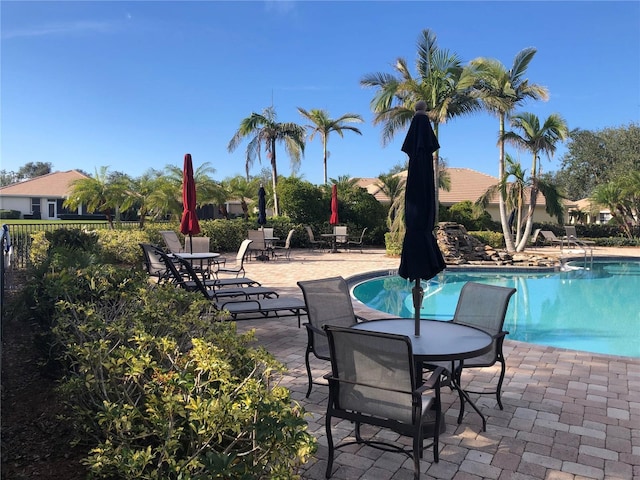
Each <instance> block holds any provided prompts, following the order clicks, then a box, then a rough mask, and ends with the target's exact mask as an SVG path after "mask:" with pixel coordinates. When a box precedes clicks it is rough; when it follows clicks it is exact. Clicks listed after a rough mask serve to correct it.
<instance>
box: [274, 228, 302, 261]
mask: <svg viewBox="0 0 640 480" xmlns="http://www.w3.org/2000/svg"><path fill="white" fill-rule="evenodd" d="M295 231H296V230H295V228H292V229H291V230H289V233H288V234H287V239H286V240H285V242H284V245H273V246H272V247H271V256H272V257H273V258H274V259H275V260H277V259H278V258H284V259H286V260H291V239H292V238H293V234H294V233H295Z"/></svg>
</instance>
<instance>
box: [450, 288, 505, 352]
mask: <svg viewBox="0 0 640 480" xmlns="http://www.w3.org/2000/svg"><path fill="white" fill-rule="evenodd" d="M515 292H516V289H515V288H510V287H500V286H497V285H487V284H484V283H476V282H467V283H465V285H464V286H463V287H462V290H461V291H460V297H459V298H458V305H457V306H456V313H455V314H454V316H453V321H454V323H460V324H463V325H468V326H471V327H475V328H479V329H480V330H483V331H485V332H487V333H488V334H489V335H491V336H492V337H494V341H493V347H494V348H492V350H491V351H489V352H487V353H486V354H484V355H481V356H479V357H474V358H473V359H470V360H469V361H467V360H465V365H471V364H473V365H484V364H487V365H493V363H495V360H496V355H497V354H498V352H497V351H496V349H497V347H498V346H499V345H500V344H501V341H499V339H498V337H499V336H500V334H501V333H502V332H503V326H504V320H505V317H506V315H507V308H508V307H509V301H510V300H511V297H512V296H513V294H514V293H515Z"/></svg>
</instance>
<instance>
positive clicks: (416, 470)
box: [413, 427, 423, 480]
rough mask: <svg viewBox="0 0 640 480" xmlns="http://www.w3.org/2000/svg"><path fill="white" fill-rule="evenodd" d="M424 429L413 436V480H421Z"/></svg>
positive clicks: (419, 429)
mask: <svg viewBox="0 0 640 480" xmlns="http://www.w3.org/2000/svg"><path fill="white" fill-rule="evenodd" d="M422 444H423V441H422V428H420V427H418V429H417V431H416V432H415V433H414V434H413V479H414V480H420V459H421V458H422Z"/></svg>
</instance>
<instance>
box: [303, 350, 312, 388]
mask: <svg viewBox="0 0 640 480" xmlns="http://www.w3.org/2000/svg"><path fill="white" fill-rule="evenodd" d="M309 353H310V351H309V349H308V348H307V351H306V353H305V354H304V363H305V365H306V366H307V378H308V379H309V388H308V390H307V398H309V395H311V388H312V386H313V378H312V377H311V365H309Z"/></svg>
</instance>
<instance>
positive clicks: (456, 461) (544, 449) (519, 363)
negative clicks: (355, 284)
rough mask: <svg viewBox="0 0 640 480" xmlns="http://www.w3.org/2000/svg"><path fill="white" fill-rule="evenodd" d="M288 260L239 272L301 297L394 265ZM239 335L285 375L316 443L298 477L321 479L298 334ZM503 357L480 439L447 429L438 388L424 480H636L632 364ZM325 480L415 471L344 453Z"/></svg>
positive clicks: (451, 414) (639, 368) (282, 327)
mask: <svg viewBox="0 0 640 480" xmlns="http://www.w3.org/2000/svg"><path fill="white" fill-rule="evenodd" d="M545 251H546V252H555V253H558V249H557V248H555V249H537V251H536V253H540V252H545ZM594 255H601V256H602V255H626V256H636V257H640V249H637V248H636V249H604V248H598V249H596V250H595V251H594ZM291 258H292V260H291V261H289V262H287V261H270V262H264V263H263V262H250V263H247V264H245V267H246V270H247V276H249V277H251V278H254V279H256V280H258V281H261V282H262V283H263V284H264V285H267V286H273V287H277V288H278V290H279V291H280V292H281V293H284V294H291V295H299V296H302V295H301V292H300V289H299V288H298V287H297V285H296V282H297V281H299V280H308V279H313V278H323V277H329V276H335V275H341V276H343V277H345V278H348V277H350V276H352V275H356V274H360V273H364V272H368V271H373V270H395V269H397V267H398V265H399V259H398V258H388V257H386V256H385V255H384V252H383V251H382V250H365V251H364V252H363V253H360V252H348V253H344V252H343V253H338V254H329V253H318V252H309V251H306V250H295V251H294V252H293V253H292V256H291ZM639 305H640V304H639ZM355 308H356V310H357V312H358V313H359V314H363V315H365V316H369V317H370V318H372V315H373V316H378V317H380V316H382V315H381V314H379V313H378V314H372V312H371V311H369V310H368V309H366V308H362V307H361V306H359V305H357V302H356V305H355ZM237 325H238V330H239V331H245V330H247V329H255V330H256V335H257V340H258V342H259V343H260V344H261V345H263V346H265V347H266V348H267V349H268V350H269V351H270V352H271V353H272V354H273V355H274V356H275V357H276V358H278V359H279V360H280V361H281V362H283V363H284V364H286V365H287V367H288V369H289V371H288V373H287V375H286V376H285V378H284V385H285V386H286V387H288V388H289V389H290V390H291V392H292V396H293V398H294V400H296V401H298V402H300V403H301V404H302V405H303V406H304V407H305V409H306V410H307V412H308V413H309V417H308V422H309V430H310V432H311V433H313V434H314V435H315V436H316V438H317V439H318V451H317V453H316V455H315V456H314V458H313V459H312V460H311V461H309V462H308V463H307V464H306V465H305V466H304V468H303V471H302V472H301V475H302V478H305V479H323V478H325V477H324V473H325V468H326V458H327V448H326V436H325V426H324V412H325V408H326V402H327V387H325V386H323V385H314V388H313V391H312V393H311V396H310V397H309V398H308V399H307V398H305V396H304V395H305V393H306V390H307V377H306V370H305V366H304V352H305V347H306V340H307V336H306V330H305V329H304V328H300V329H299V328H297V320H296V319H295V318H294V317H287V318H282V319H277V318H268V319H260V320H247V321H238V323H237ZM630 327H631V328H640V326H638V325H632V326H630ZM504 353H505V356H506V358H507V372H506V378H505V383H504V386H503V403H504V410H502V411H501V410H499V409H498V407H497V405H496V401H495V399H494V398H492V397H491V396H486V397H485V396H483V397H481V398H479V399H478V400H477V405H478V406H479V407H480V408H481V409H482V411H483V413H484V414H485V415H486V416H487V431H486V432H482V428H481V422H480V419H479V417H478V416H477V415H476V414H475V413H474V412H473V411H472V410H471V411H467V412H466V413H465V417H464V419H463V421H462V424H461V425H457V423H456V417H457V414H458V407H459V403H458V401H457V396H456V395H454V394H452V393H451V392H450V391H449V389H448V388H443V390H442V393H443V411H444V412H445V418H446V423H447V430H446V432H445V433H444V434H442V435H441V437H440V462H439V463H432V458H433V457H432V454H431V452H430V451H428V450H427V451H425V455H424V459H423V460H422V466H421V470H422V478H425V479H426V478H436V479H455V480H472V479H473V480H477V479H500V480H503V479H514V480H516V479H517V480H525V479H547V480H578V479H624V480H630V479H633V478H640V359H634V358H628V357H617V356H608V355H596V354H590V353H585V352H577V351H572V350H564V349H557V348H551V347H544V346H538V345H533V344H527V343H523V342H517V341H512V340H509V339H508V337H507V340H506V341H505V344H504ZM312 366H313V367H314V375H316V378H317V379H318V380H321V377H322V375H323V374H325V373H327V372H328V364H325V363H324V362H320V361H318V360H315V361H314V362H313V363H312ZM497 374H498V367H497V366H496V367H495V368H484V369H478V371H474V372H471V371H469V370H465V374H464V376H463V384H467V383H468V382H473V381H474V380H475V379H478V380H480V381H482V382H485V381H487V380H490V379H491V377H492V376H494V375H497ZM475 398H478V397H477V396H475ZM467 410H470V409H467ZM333 428H334V438H335V440H336V441H339V440H340V439H341V438H342V437H344V436H346V435H352V425H350V424H348V423H334V425H333ZM365 428H367V427H363V431H365V432H366V430H365ZM368 428H371V427H368ZM385 435H387V438H395V437H394V436H393V435H392V436H391V437H389V435H390V434H389V433H385ZM401 441H407V440H406V439H401ZM332 478H334V479H349V480H353V479H367V480H383V479H394V480H401V479H411V478H413V464H412V462H411V460H410V459H409V458H408V457H406V456H404V455H402V454H398V453H389V452H382V451H380V450H376V449H373V448H371V447H358V446H353V447H348V448H347V449H343V450H338V451H337V452H336V457H335V461H334V472H333V476H332Z"/></svg>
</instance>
